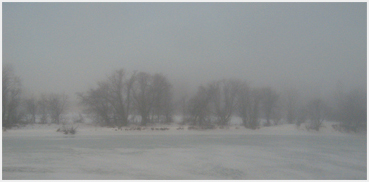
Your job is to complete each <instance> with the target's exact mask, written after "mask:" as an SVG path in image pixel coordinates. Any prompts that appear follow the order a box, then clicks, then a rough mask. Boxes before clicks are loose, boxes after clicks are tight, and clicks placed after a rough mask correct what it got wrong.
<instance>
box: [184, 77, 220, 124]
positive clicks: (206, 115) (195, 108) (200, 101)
mask: <svg viewBox="0 0 369 182" xmlns="http://www.w3.org/2000/svg"><path fill="white" fill-rule="evenodd" d="M215 92H216V85H215V84H214V83H211V84H208V85H207V86H202V85H201V86H200V87H199V88H198V90H197V93H196V95H194V96H192V97H191V98H190V100H189V101H188V106H187V107H188V111H187V112H188V118H187V122H188V123H189V124H192V125H198V126H204V125H207V124H210V121H211V118H210V114H211V110H210V104H211V101H212V99H213V97H214V96H215Z"/></svg>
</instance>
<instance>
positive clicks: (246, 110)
mask: <svg viewBox="0 0 369 182" xmlns="http://www.w3.org/2000/svg"><path fill="white" fill-rule="evenodd" d="M251 97H252V96H251V89H250V87H249V86H248V84H247V83H246V82H242V83H241V84H240V88H239V90H238V94H237V113H238V115H239V116H240V117H241V119H242V124H243V125H244V126H245V127H246V128H251V107H252V103H251V99H252V98H251Z"/></svg>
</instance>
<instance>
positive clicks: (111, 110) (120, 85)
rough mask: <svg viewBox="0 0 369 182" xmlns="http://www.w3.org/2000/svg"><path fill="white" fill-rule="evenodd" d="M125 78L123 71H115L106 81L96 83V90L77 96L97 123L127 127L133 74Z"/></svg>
mask: <svg viewBox="0 0 369 182" xmlns="http://www.w3.org/2000/svg"><path fill="white" fill-rule="evenodd" d="M127 77H128V76H127V74H126V72H125V71H124V70H123V69H120V70H116V71H114V72H113V73H112V74H111V75H110V76H108V78H107V80H105V81H100V82H98V83H97V85H98V86H97V88H96V89H90V90H89V91H87V92H86V93H78V94H77V95H78V97H79V99H80V103H81V104H82V105H84V106H86V110H85V111H86V112H87V113H89V114H90V115H92V116H93V118H94V120H95V121H96V122H97V123H100V124H101V125H103V126H110V127H113V126H118V127H122V126H127V125H128V117H129V114H130V110H131V107H132V106H131V102H132V99H131V97H132V96H131V95H132V87H133V83H134V80H135V73H133V74H132V75H131V76H130V77H129V78H127Z"/></svg>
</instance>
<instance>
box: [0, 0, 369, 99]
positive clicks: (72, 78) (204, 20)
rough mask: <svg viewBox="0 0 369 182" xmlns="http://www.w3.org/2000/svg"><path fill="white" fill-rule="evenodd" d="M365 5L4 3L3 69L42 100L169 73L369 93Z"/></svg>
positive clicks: (177, 81) (191, 81)
mask: <svg viewBox="0 0 369 182" xmlns="http://www.w3.org/2000/svg"><path fill="white" fill-rule="evenodd" d="M366 5H367V4H366V3H3V9H2V10H3V14H2V15H3V19H2V20H3V24H2V25H3V34H2V35H3V42H2V43H3V50H2V51H3V52H2V53H3V64H4V63H12V64H13V67H14V68H15V71H16V74H17V75H18V76H20V77H21V79H22V84H23V86H24V87H25V88H27V89H29V91H31V92H35V93H36V92H66V93H69V94H74V93H75V92H84V91H86V90H87V89H88V88H89V87H92V86H95V85H96V84H95V83H96V81H99V80H103V79H105V76H106V75H107V74H110V73H111V72H112V71H113V70H115V69H119V68H124V69H126V70H127V71H134V70H138V71H147V72H150V73H155V72H162V73H164V74H165V75H167V76H168V77H169V78H170V80H171V82H172V83H173V85H174V86H175V88H176V89H177V90H178V89H182V88H183V89H184V88H186V87H189V88H196V87H197V86H198V85H199V84H200V83H204V82H208V81H210V80H215V79H221V78H231V77H232V78H241V79H246V80H248V81H250V82H251V83H252V84H253V85H260V86H265V85H270V86H273V87H281V88H282V87H287V86H295V87H296V88H299V89H302V90H304V89H309V88H310V89H311V88H313V89H317V90H318V91H315V92H319V93H320V92H328V91H332V89H334V88H335V87H336V85H337V82H338V81H340V82H341V83H342V84H343V86H344V87H345V88H352V87H365V88H366V80H367V76H366V72H367V59H366V58H367V28H366V27H367V24H366V22H367V8H366ZM184 83H185V86H181V87H180V86H179V85H181V84H184Z"/></svg>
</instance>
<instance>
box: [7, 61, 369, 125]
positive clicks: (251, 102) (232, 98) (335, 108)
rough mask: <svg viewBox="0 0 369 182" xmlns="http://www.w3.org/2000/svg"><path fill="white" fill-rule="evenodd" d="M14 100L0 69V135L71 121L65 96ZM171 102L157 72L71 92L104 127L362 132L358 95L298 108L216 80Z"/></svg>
mask: <svg viewBox="0 0 369 182" xmlns="http://www.w3.org/2000/svg"><path fill="white" fill-rule="evenodd" d="M21 93H22V86H21V80H20V78H19V77H17V76H16V74H15V72H14V70H13V68H12V66H11V65H5V66H3V115H2V116H3V128H11V127H14V126H19V125H24V124H35V123H40V124H46V123H55V124H61V123H65V122H67V121H68V120H69V119H70V118H67V117H65V116H64V115H65V114H67V113H68V111H69V110H68V109H69V108H70V100H69V99H68V96H67V95H66V94H64V93H62V94H60V93H42V94H40V95H35V94H29V95H27V96H22V95H21ZM173 95H174V93H173V86H172V84H171V83H170V81H169V79H168V78H167V76H165V75H164V74H162V73H155V74H151V73H147V72H138V71H134V72H128V71H126V70H124V69H118V70H115V71H113V72H112V73H111V74H110V75H108V76H107V77H106V78H105V79H103V80H101V81H97V82H96V85H95V86H94V87H93V88H90V89H88V90H87V91H85V92H80V93H77V98H78V100H79V104H80V105H81V106H83V108H84V112H85V114H87V115H88V116H89V117H90V118H92V120H93V121H94V122H95V123H97V124H99V125H101V126H108V127H118V128H121V127H125V126H128V125H130V124H135V125H142V126H147V125H153V124H171V123H172V122H173V121H174V119H173V115H174V113H176V114H178V115H181V116H182V121H181V124H188V125H191V126H194V127H197V128H201V129H211V128H214V127H215V126H219V127H227V126H229V125H230V120H231V119H232V117H233V116H239V117H240V118H241V120H242V125H243V126H244V127H245V128H249V129H258V128H260V126H265V127H268V126H271V125H272V121H273V124H274V125H278V124H279V121H280V120H281V119H283V120H285V121H286V123H288V124H296V125H297V126H300V125H301V124H302V123H305V127H306V129H308V130H316V131H319V129H320V128H321V127H323V126H324V120H325V119H327V118H328V119H329V120H334V121H338V122H339V123H338V124H337V125H334V126H333V127H334V129H336V130H339V131H346V132H350V131H353V132H358V131H362V130H366V118H367V117H366V99H367V98H366V91H363V90H359V89H352V90H351V91H349V92H346V93H345V92H339V93H338V94H336V97H334V99H333V100H334V102H327V100H326V99H322V98H319V97H315V98H310V99H307V100H306V99H305V101H304V100H303V99H301V95H300V94H299V91H298V90H296V89H287V90H285V91H283V92H280V91H278V90H276V89H274V88H272V87H270V86H269V87H253V86H252V85H251V84H249V82H248V81H246V80H241V79H221V80H215V81H211V82H208V83H206V84H202V85H200V86H198V88H197V92H195V93H194V94H190V95H185V96H182V97H180V98H174V97H173ZM79 116H80V118H78V119H80V120H82V119H81V118H83V117H82V115H81V114H80V115H79ZM264 121H265V122H264ZM261 124H263V125H261Z"/></svg>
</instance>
